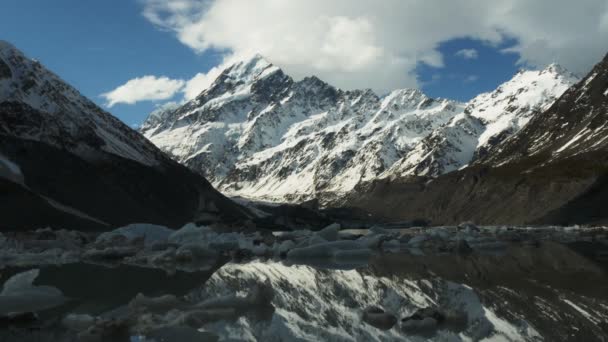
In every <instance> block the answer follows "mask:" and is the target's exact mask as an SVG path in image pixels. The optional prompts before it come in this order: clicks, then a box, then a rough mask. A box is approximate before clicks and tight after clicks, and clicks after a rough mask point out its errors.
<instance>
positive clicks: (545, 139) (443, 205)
mask: <svg viewBox="0 0 608 342" xmlns="http://www.w3.org/2000/svg"><path fill="white" fill-rule="evenodd" d="M492 151H493V152H491V153H488V154H486V155H485V156H482V157H481V158H480V159H479V160H477V161H476V162H475V163H474V164H473V165H472V166H470V167H468V168H466V169H464V170H461V171H458V172H454V173H450V174H446V175H444V176H441V177H439V178H437V179H429V178H422V177H419V178H414V177H413V178H405V177H402V178H399V177H393V178H389V179H384V180H381V181H376V182H370V183H368V184H366V185H365V186H362V187H360V188H359V191H358V192H357V193H355V194H352V195H351V196H350V197H349V198H347V199H345V200H344V201H342V202H341V203H336V205H343V206H352V207H358V208H366V209H367V210H370V211H371V212H373V213H375V214H376V215H378V216H382V217H385V218H389V219H400V220H401V219H413V218H428V219H431V220H433V222H434V223H455V222H458V221H463V220H475V221H477V222H482V223H486V224H493V223H496V224H507V223H511V224H523V223H545V224H571V223H605V222H608V211H606V210H605V207H604V206H603V205H602V204H603V203H606V201H608V179H607V177H608V173H607V171H608V56H607V57H606V58H605V59H604V60H603V61H602V62H601V63H599V64H598V65H597V66H596V67H595V68H594V69H593V70H592V71H591V72H590V73H589V75H588V76H587V77H585V78H584V79H583V80H582V81H581V82H579V83H578V84H576V85H575V86H573V87H572V88H570V89H569V90H568V91H566V92H565V93H564V95H563V96H561V97H560V98H559V99H558V100H557V101H556V102H555V103H554V104H553V105H552V106H551V107H550V108H549V109H548V110H546V111H544V112H543V113H540V114H539V115H536V116H534V117H533V118H532V119H531V120H530V122H529V123H528V124H527V125H526V126H525V127H524V128H523V129H522V130H521V131H519V133H517V134H516V135H514V136H513V137H511V138H509V139H506V140H505V141H504V142H502V143H501V144H499V145H498V146H496V147H495V148H493V150H492Z"/></svg>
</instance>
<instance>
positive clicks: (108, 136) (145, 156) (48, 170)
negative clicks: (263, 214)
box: [0, 42, 247, 230]
mask: <svg viewBox="0 0 608 342" xmlns="http://www.w3.org/2000/svg"><path fill="white" fill-rule="evenodd" d="M0 216H1V217H2V220H1V222H0V229H3V230H11V229H27V228H39V227H44V226H52V227H54V228H73V229H80V230H86V229H109V228H112V227H115V226H119V225H124V224H128V223H133V222H149V223H157V224H163V225H168V226H172V227H177V226H180V225H182V224H184V223H186V222H190V221H197V220H198V221H206V222H217V221H231V220H232V221H234V220H242V219H244V218H246V216H247V213H246V210H244V209H243V208H241V207H240V206H238V205H236V204H235V203H233V202H232V201H230V200H228V199H227V198H225V197H223V196H222V195H221V194H220V193H218V192H217V191H215V190H214V189H213V187H212V186H211V185H210V184H209V183H208V182H207V181H206V180H205V179H204V178H203V177H201V176H199V175H197V174H194V173H192V172H190V171H189V170H188V169H186V168H185V167H183V166H181V165H179V164H177V163H176V162H174V161H172V160H171V159H169V158H168V157H166V156H165V155H164V154H163V153H162V152H161V151H160V150H158V149H157V148H156V147H155V146H154V145H152V144H151V143H150V142H148V141H147V140H146V139H145V138H144V137H142V136H141V135H140V134H139V133H137V132H136V131H134V130H132V129H130V128H129V127H128V126H126V125H125V124H123V123H122V122H120V121H119V120H118V119H116V118H114V117H113V116H111V115H110V114H109V113H107V112H105V111H103V110H102V109H101V108H99V107H97V106H96V105H95V104H94V103H93V102H91V101H90V100H88V99H87V98H85V97H84V96H82V95H81V94H80V93H78V91H77V90H75V89H74V88H72V87H71V86H69V85H68V84H66V83H65V82H63V81H62V80H61V79H60V78H59V77H58V76H56V75H55V74H53V73H52V72H50V71H48V70H46V69H45V68H44V67H43V66H42V65H41V64H40V63H38V62H36V61H33V60H30V59H28V58H27V57H25V56H24V55H23V54H22V53H21V52H20V51H18V50H17V49H16V48H14V47H13V46H11V45H10V44H8V43H5V42H0Z"/></svg>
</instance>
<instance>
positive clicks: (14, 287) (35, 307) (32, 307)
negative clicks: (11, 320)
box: [0, 269, 66, 316]
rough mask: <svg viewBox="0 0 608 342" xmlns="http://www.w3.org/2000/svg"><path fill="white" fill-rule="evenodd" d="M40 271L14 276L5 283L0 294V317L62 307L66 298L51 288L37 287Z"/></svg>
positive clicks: (57, 290) (34, 270)
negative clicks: (35, 281) (35, 283)
mask: <svg viewBox="0 0 608 342" xmlns="http://www.w3.org/2000/svg"><path fill="white" fill-rule="evenodd" d="M39 273H40V271H39V270H38V269H33V270H29V271H26V272H22V273H19V274H16V275H14V276H13V277H11V278H10V279H9V280H7V281H6V283H4V287H3V288H2V292H0V316H6V315H10V314H20V313H28V312H38V311H42V310H46V309H50V308H53V307H56V306H59V305H62V304H63V303H64V302H65V301H66V298H65V297H64V296H63V293H62V292H61V291H60V290H59V289H57V288H55V287H51V286H35V285H34V284H33V282H34V280H35V279H36V278H37V277H38V274H39Z"/></svg>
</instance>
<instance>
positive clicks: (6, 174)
mask: <svg viewBox="0 0 608 342" xmlns="http://www.w3.org/2000/svg"><path fill="white" fill-rule="evenodd" d="M0 178H6V179H8V180H10V181H12V182H15V183H19V184H23V181H24V178H23V173H21V168H20V167H19V165H17V164H15V163H13V162H12V161H10V160H8V158H6V157H5V156H3V155H2V154H0Z"/></svg>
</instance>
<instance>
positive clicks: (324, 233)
mask: <svg viewBox="0 0 608 342" xmlns="http://www.w3.org/2000/svg"><path fill="white" fill-rule="evenodd" d="M339 232H340V224H339V223H332V224H330V225H329V226H327V227H325V228H323V229H321V230H320V231H318V232H317V235H318V236H320V237H322V238H323V239H325V240H327V241H336V240H338V234H339Z"/></svg>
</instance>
